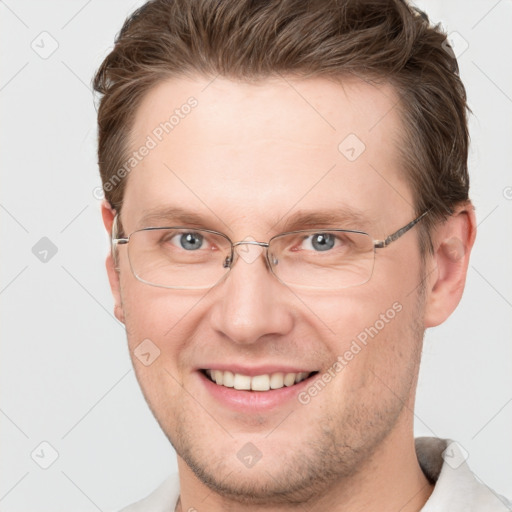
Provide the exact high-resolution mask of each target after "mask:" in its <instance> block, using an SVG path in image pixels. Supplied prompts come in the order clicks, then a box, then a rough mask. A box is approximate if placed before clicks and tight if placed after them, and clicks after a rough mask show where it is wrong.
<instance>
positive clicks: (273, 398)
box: [197, 371, 316, 413]
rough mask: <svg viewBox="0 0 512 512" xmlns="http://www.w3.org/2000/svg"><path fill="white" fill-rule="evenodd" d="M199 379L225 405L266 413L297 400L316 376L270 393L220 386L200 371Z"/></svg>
mask: <svg viewBox="0 0 512 512" xmlns="http://www.w3.org/2000/svg"><path fill="white" fill-rule="evenodd" d="M197 373H198V374H199V378H200V379H201V381H202V382H203V384H204V386H205V387H206V389H207V391H208V392H209V393H211V395H212V396H213V397H214V398H215V399H216V400H217V401H219V402H221V403H222V404H223V405H225V406H227V407H229V408H231V409H234V410H236V411H242V412H248V413H250V412H253V413H254V412H258V413H260V412H265V411H270V410H272V409H274V408H276V407H280V406H283V405H284V404H286V402H289V401H291V400H293V399H296V398H297V395H298V394H299V393H300V392H301V391H302V390H303V389H304V388H305V387H307V386H308V385H309V383H310V380H311V379H312V378H314V377H315V376H316V374H313V375H311V376H310V377H308V378H307V379H304V380H303V381H301V382H299V383H298V384H294V385H293V386H288V387H286V386H285V387H283V388H280V389H270V390H269V391H243V390H238V389H235V388H228V387H226V386H220V385H219V384H215V382H212V381H211V380H210V379H209V378H208V377H206V375H204V374H203V372H201V371H198V372H197Z"/></svg>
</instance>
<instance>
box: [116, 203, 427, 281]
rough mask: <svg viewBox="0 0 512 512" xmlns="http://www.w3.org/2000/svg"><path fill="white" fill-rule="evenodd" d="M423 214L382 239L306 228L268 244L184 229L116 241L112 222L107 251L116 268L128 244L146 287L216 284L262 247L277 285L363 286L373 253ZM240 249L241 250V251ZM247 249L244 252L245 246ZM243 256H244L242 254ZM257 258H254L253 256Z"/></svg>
mask: <svg viewBox="0 0 512 512" xmlns="http://www.w3.org/2000/svg"><path fill="white" fill-rule="evenodd" d="M427 213H428V211H426V212H424V213H423V214H422V215H420V216H419V217H417V218H416V219H414V220H413V221H411V222H409V224H407V225H406V226H404V227H402V228H400V229H399V230H398V231H395V232H394V233H392V234H391V235H389V236H388V237H387V238H385V239H383V240H374V239H373V238H372V237H371V236H370V235H369V234H368V233H365V232H363V231H357V230H350V229H324V228H320V229H307V230H301V231H290V232H287V233H282V234H280V235H276V236H274V237H272V238H271V239H270V240H269V241H268V242H257V241H255V240H247V239H246V240H242V241H240V242H232V241H231V240H230V239H229V237H228V236H227V235H225V234H223V233H219V232H218V231H212V230H210V229H195V228H190V227H186V226H174V227H149V228H144V229H139V230H137V231H134V232H133V233H131V234H130V235H128V236H127V237H124V238H123V237H122V238H118V237H117V232H118V217H117V215H116V217H115V219H114V224H113V228H112V252H113V255H114V259H115V262H116V265H117V246H118V245H124V244H128V260H129V263H130V267H131V270H132V272H133V275H134V276H135V277H136V278H137V279H138V280H139V281H141V282H143V283H146V284H149V285H151V286H158V287H162V288H171V289H177V290H199V289H205V288H211V287H213V286H215V285H216V284H218V283H219V282H220V281H221V280H222V279H223V278H224V277H225V276H226V275H227V273H228V272H229V271H230V270H231V269H232V268H233V265H234V263H235V249H237V251H236V253H237V255H238V256H239V257H241V258H242V259H245V260H246V262H248V263H250V262H252V261H254V260H255V259H256V258H255V257H254V253H253V254H252V255H251V256H249V250H250V246H252V247H253V251H254V249H255V248H256V247H257V248H259V252H260V253H261V252H262V249H261V248H266V255H265V256H266V262H267V265H268V268H269V269H270V271H271V272H272V273H273V274H274V276H275V277H277V278H278V279H279V280H280V281H281V282H282V283H284V284H286V285H288V286H292V287H298V288H306V289H317V290H337V289H343V288H350V287H353V286H359V285H362V284H364V283H366V282H368V281H369V280H370V278H371V276H372V274H373V268H374V264H375V252H376V250H377V249H383V248H385V247H387V246H388V245H389V244H391V243H392V242H394V241H395V240H398V239H399V238H400V237H401V236H402V235H404V234H405V233H407V231H409V230H410V229H411V228H412V227H414V226H415V225H416V224H417V223H418V222H419V221H420V220H421V219H423V217H425V215H427ZM244 246H245V247H244ZM248 246H249V247H248ZM244 249H245V251H246V252H247V254H244V253H243V251H244ZM257 257H259V254H257Z"/></svg>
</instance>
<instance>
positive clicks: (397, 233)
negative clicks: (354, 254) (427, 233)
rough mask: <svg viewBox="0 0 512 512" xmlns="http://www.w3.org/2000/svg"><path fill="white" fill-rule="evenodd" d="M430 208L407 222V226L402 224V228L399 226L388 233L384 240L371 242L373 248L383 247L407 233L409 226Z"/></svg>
mask: <svg viewBox="0 0 512 512" xmlns="http://www.w3.org/2000/svg"><path fill="white" fill-rule="evenodd" d="M429 211H430V210H427V211H426V212H424V213H422V214H421V215H420V216H419V217H418V218H416V219H414V220H413V221H411V222H409V224H407V226H404V227H403V228H400V229H399V230H398V231H395V232H394V233H392V234H391V235H389V236H388V237H387V238H385V239H384V240H375V242H374V243H373V246H374V248H375V249H383V248H384V247H387V246H388V245H389V244H390V243H391V242H394V241H395V240H398V239H399V238H400V237H401V236H402V235H404V234H405V233H407V231H409V230H410V229H411V228H413V227H414V226H415V225H416V224H418V222H419V221H420V220H421V219H423V217H425V215H427V213H428V212H429Z"/></svg>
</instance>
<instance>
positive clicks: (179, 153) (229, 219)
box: [123, 77, 412, 233]
mask: <svg viewBox="0 0 512 512" xmlns="http://www.w3.org/2000/svg"><path fill="white" fill-rule="evenodd" d="M396 105H397V96H396V94H395V92H394V90H393V89H392V88H391V87H390V86H387V85H379V86H376V85H371V84H368V83H366V82H364V81H362V80H360V79H356V78H349V79H344V80H342V81H340V82H339V83H335V82H332V81H328V80H327V79H324V78H314V79H294V78H291V77H279V78H272V79H265V80H261V81H258V82H252V83H248V82H243V81H235V80H228V79H226V78H222V77H217V78H216V79H214V80H213V81H212V79H205V78H199V77H198V78H196V79H173V80H169V81H166V82H162V83H160V84H159V85H158V86H156V87H155V88H153V89H152V90H151V91H150V92H149V93H148V94H147V95H146V97H145V98H144V100H143V102H142V103H141V105H140V107H139V108H138V111H137V113H136V116H135V121H134V125H133V130H132V137H131V152H132V153H133V158H134V159H135V160H133V161H132V162H131V163H132V164H135V165H133V166H129V173H127V178H126V179H127V180H128V181H127V185H126V191H125V198H124V204H123V223H124V224H125V225H126V226H127V227H128V226H129V225H130V226H131V227H132V228H134V229H135V228H139V227H144V226H141V225H140V219H141V218H143V217H144V216H145V215H146V214H147V213H148V212H152V211H155V210H158V209H167V210H169V208H170V209H172V208H179V209H183V210H187V209H188V210H190V211H193V212H194V213H195V214H199V215H202V216H204V218H205V221H206V220H207V222H208V227H212V228H216V229H219V230H223V231H226V227H227V228H229V231H233V230H237V229H238V228H239V226H241V225H244V226H246V228H245V229H247V223H250V225H251V227H250V230H251V232H256V231H257V232H260V233H261V232H262V231H263V232H265V233H266V232H268V230H269V229H274V228H275V230H276V231H279V229H278V228H279V226H280V224H281V223H282V222H285V221H286V218H287V217H288V216H289V215H291V214H296V213H297V211H304V212H305V213H312V212H315V211H316V210H323V211H329V210H332V211H334V210H336V209H341V210H343V211H351V212H353V213H355V215H354V218H359V220H360V222H362V221H363V220H364V219H365V218H366V219H368V223H372V222H373V223H375V222H377V223H378V222H380V221H381V220H382V219H383V218H385V217H386V215H387V216H388V218H389V220H390V221H392V220H393V218H396V219H397V221H398V219H399V218H402V217H403V215H402V216H401V213H403V212H407V213H406V214H405V216H407V215H408V213H411V212H412V206H411V205H412V198H411V194H410V191H409V187H408V186H407V184H406V183H405V181H404V179H403V178H402V172H401V162H400V159H399V156H398V151H397V144H399V141H400V134H401V132H400V129H401V121H400V118H399V115H398V110H397V109H396ZM144 148H146V149H144ZM142 153H143V155H142ZM128 156H130V155H128ZM223 224H224V226H223ZM341 227H343V226H341ZM357 227H364V226H357Z"/></svg>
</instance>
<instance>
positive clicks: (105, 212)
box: [101, 200, 124, 323]
mask: <svg viewBox="0 0 512 512" xmlns="http://www.w3.org/2000/svg"><path fill="white" fill-rule="evenodd" d="M101 216H102V217H103V224H104V225H105V229H106V230H107V233H108V235H109V237H111V236H112V224H113V223H114V217H115V216H116V211H115V210H114V209H113V208H112V206H110V203H109V202H108V201H106V200H104V201H103V202H102V203H101ZM105 266H106V268H107V275H108V281H109V283H110V289H111V290H112V297H113V298H114V315H115V317H116V318H117V319H118V320H119V321H120V322H122V323H124V313H123V304H122V300H121V287H120V284H119V272H118V271H117V270H116V266H115V264H114V258H113V256H112V251H110V252H109V253H108V255H107V259H106V261H105Z"/></svg>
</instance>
